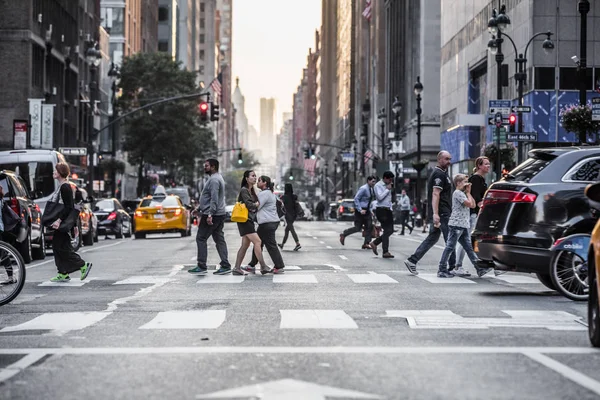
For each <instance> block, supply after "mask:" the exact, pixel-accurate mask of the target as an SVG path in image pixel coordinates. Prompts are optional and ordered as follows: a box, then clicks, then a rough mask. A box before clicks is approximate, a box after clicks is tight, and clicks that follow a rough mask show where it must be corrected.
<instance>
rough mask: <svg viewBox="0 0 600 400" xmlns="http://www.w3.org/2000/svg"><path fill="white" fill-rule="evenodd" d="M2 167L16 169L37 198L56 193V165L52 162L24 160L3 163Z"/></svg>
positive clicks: (27, 187)
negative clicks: (54, 175) (53, 174)
mask: <svg viewBox="0 0 600 400" xmlns="http://www.w3.org/2000/svg"><path fill="white" fill-rule="evenodd" d="M1 169H8V170H11V171H15V173H17V174H18V175H19V176H20V177H21V178H23V182H24V184H25V188H26V189H27V191H28V192H29V193H34V194H35V196H36V198H40V197H46V196H50V195H51V194H52V193H54V178H53V177H52V173H53V172H54V166H53V165H52V163H51V162H29V163H28V162H22V163H9V164H4V163H3V164H2V165H1Z"/></svg>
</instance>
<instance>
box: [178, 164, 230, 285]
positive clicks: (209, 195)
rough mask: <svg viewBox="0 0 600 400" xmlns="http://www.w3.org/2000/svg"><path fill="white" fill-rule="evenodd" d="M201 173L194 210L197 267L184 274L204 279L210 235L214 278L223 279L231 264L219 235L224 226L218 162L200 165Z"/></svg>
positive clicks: (221, 186)
mask: <svg viewBox="0 0 600 400" xmlns="http://www.w3.org/2000/svg"><path fill="white" fill-rule="evenodd" d="M204 172H205V173H206V174H207V175H209V178H208V180H207V181H206V183H205V184H204V189H203V190H202V194H201V195H200V205H199V206H198V209H197V211H198V213H199V219H200V221H199V222H198V234H197V235H196V244H197V245H198V257H197V261H198V266H196V267H195V268H192V269H190V270H188V272H189V273H190V274H194V275H206V274H207V266H206V259H207V257H208V248H207V245H206V241H207V240H208V238H209V237H210V236H211V235H212V237H213V240H214V241H215V246H216V248H217V252H218V253H219V258H221V268H219V269H218V270H217V271H215V272H214V274H216V275H226V274H229V273H230V272H231V264H229V261H228V260H227V243H225V235H224V234H223V225H224V224H225V181H224V180H223V177H222V176H221V174H220V173H219V161H217V160H215V159H212V158H211V159H208V160H206V161H205V162H204Z"/></svg>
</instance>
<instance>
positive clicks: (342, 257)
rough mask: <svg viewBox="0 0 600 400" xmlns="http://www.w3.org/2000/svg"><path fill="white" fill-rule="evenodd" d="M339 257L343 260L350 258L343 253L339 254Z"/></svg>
mask: <svg viewBox="0 0 600 400" xmlns="http://www.w3.org/2000/svg"><path fill="white" fill-rule="evenodd" d="M338 257H339V258H341V259H342V260H347V259H348V257H346V256H343V255H341V254H339V255H338Z"/></svg>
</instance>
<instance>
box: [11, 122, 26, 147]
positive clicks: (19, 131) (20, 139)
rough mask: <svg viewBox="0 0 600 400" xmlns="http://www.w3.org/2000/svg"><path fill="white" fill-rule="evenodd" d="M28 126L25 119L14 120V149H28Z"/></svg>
mask: <svg viewBox="0 0 600 400" xmlns="http://www.w3.org/2000/svg"><path fill="white" fill-rule="evenodd" d="M27 125H29V122H28V121H26V120H24V119H15V120H13V149H14V150H24V149H26V148H27Z"/></svg>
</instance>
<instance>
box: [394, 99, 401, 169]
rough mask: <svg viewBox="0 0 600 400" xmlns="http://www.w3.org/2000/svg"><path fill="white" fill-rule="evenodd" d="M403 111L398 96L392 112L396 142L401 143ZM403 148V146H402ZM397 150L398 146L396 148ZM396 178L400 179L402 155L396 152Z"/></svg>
mask: <svg viewBox="0 0 600 400" xmlns="http://www.w3.org/2000/svg"><path fill="white" fill-rule="evenodd" d="M401 111H402V103H400V99H399V98H398V96H396V97H394V102H393V103H392V112H393V113H394V140H395V141H397V142H398V141H400V112H401ZM400 147H402V146H400ZM396 148H397V146H396ZM394 158H395V162H394V166H395V168H394V169H395V171H394V172H395V176H396V178H398V176H399V174H398V166H399V165H400V153H398V152H396V155H395V157H394Z"/></svg>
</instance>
